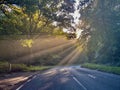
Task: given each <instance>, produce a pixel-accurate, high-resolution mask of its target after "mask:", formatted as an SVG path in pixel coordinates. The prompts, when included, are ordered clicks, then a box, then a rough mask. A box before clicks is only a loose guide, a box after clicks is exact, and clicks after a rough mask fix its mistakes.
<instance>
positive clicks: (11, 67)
mask: <svg viewBox="0 0 120 90" xmlns="http://www.w3.org/2000/svg"><path fill="white" fill-rule="evenodd" d="M50 68H52V66H27V65H25V64H10V63H8V62H0V73H11V72H27V71H43V70H47V69H50Z"/></svg>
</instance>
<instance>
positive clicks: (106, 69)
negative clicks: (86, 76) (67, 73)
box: [81, 63, 120, 75]
mask: <svg viewBox="0 0 120 90" xmlns="http://www.w3.org/2000/svg"><path fill="white" fill-rule="evenodd" d="M81 67H85V68H90V69H97V70H99V71H103V72H108V73H113V74H119V75H120V67H115V66H106V65H100V64H93V63H85V64H82V65H81Z"/></svg>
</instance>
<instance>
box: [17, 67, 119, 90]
mask: <svg viewBox="0 0 120 90" xmlns="http://www.w3.org/2000/svg"><path fill="white" fill-rule="evenodd" d="M16 90H120V76H119V75H114V74H109V73H104V72H100V71H96V70H90V69H85V68H80V67H79V66H68V67H56V68H53V69H50V70H48V71H45V72H44V73H42V74H38V75H35V76H34V77H33V78H32V79H29V80H28V81H26V82H25V83H24V84H22V85H21V86H19V87H18V88H17V89H16Z"/></svg>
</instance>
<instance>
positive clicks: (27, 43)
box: [21, 39, 33, 48]
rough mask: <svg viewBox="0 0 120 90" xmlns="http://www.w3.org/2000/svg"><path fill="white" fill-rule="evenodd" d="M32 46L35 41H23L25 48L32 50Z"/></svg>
mask: <svg viewBox="0 0 120 90" xmlns="http://www.w3.org/2000/svg"><path fill="white" fill-rule="evenodd" d="M32 44H33V40H32V39H26V40H21V45H22V46H23V47H28V48H31V47H32Z"/></svg>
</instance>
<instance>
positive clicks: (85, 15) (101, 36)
mask: <svg viewBox="0 0 120 90" xmlns="http://www.w3.org/2000/svg"><path fill="white" fill-rule="evenodd" d="M119 3H120V1H119V0H115V1H113V0H102V1H101V0H95V1H94V4H93V5H92V6H91V8H88V9H86V10H84V11H83V12H82V19H83V21H84V22H87V23H89V24H90V26H91V28H90V29H89V31H88V32H89V35H90V36H91V38H90V39H89V41H88V43H87V46H86V49H87V50H86V53H87V58H88V61H89V62H96V63H102V64H111V65H116V66H120V54H119V53H120V43H119V42H118V40H119V38H120V34H119V33H120V29H119V28H120V24H119V21H120V12H119V11H120V9H119V8H120V6H119ZM89 35H87V36H89ZM86 38H87V37H86ZM83 40H84V39H83Z"/></svg>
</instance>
